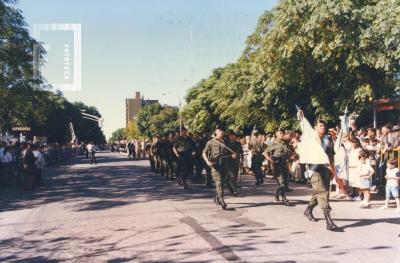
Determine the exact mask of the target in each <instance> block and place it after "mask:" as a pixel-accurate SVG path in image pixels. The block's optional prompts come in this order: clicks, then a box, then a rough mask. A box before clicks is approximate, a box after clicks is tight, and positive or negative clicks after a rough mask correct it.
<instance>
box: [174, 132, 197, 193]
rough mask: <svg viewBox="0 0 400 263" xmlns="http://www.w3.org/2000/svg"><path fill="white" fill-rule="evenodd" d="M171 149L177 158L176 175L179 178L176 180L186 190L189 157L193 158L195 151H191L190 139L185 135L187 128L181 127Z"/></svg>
mask: <svg viewBox="0 0 400 263" xmlns="http://www.w3.org/2000/svg"><path fill="white" fill-rule="evenodd" d="M172 149H173V151H174V153H175V156H176V158H177V159H178V167H177V171H176V176H177V177H178V180H179V181H178V182H180V183H182V184H183V187H184V189H185V190H187V189H188V184H187V179H188V175H189V172H190V171H189V169H190V167H189V166H190V164H191V158H193V155H194V154H195V152H194V151H193V146H192V143H191V140H190V139H189V137H188V136H187V130H186V128H185V127H183V128H182V130H181V134H180V136H179V137H178V138H176V140H175V142H174V144H173V148H172Z"/></svg>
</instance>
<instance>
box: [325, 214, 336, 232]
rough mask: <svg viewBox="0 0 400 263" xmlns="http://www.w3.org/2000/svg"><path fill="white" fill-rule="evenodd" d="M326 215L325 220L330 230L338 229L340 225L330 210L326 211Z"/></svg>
mask: <svg viewBox="0 0 400 263" xmlns="http://www.w3.org/2000/svg"><path fill="white" fill-rule="evenodd" d="M324 216H325V220H326V229H327V230H329V231H337V230H338V227H337V225H335V223H334V222H333V220H332V218H331V214H330V211H329V210H325V211H324Z"/></svg>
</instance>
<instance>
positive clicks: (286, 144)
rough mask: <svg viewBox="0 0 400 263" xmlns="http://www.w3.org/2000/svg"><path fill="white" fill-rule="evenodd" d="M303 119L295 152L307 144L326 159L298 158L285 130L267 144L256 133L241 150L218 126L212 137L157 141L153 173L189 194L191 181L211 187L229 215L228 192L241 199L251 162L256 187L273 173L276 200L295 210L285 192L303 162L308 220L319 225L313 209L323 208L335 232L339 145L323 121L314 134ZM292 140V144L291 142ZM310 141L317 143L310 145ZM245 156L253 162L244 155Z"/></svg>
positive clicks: (152, 148) (181, 135)
mask: <svg viewBox="0 0 400 263" xmlns="http://www.w3.org/2000/svg"><path fill="white" fill-rule="evenodd" d="M299 119H300V122H301V123H302V124H304V123H305V125H302V132H303V136H302V138H303V140H302V141H301V142H299V143H298V145H295V146H296V148H299V149H300V148H302V147H301V144H303V145H305V146H306V147H308V149H307V151H308V152H312V153H313V154H315V151H313V149H312V147H317V148H318V147H319V150H320V154H321V155H322V157H323V158H320V157H317V158H314V157H313V156H312V155H311V156H299V152H300V153H301V151H296V150H295V147H294V145H293V144H292V140H291V136H289V137H287V136H286V133H285V131H284V130H283V129H278V130H276V131H275V133H274V135H273V136H272V137H273V140H271V141H270V142H269V143H265V136H264V135H261V134H260V133H259V132H258V131H257V130H255V129H254V130H253V131H252V134H251V137H250V138H249V139H248V141H247V143H246V144H245V145H242V143H240V141H239V140H238V136H237V133H236V132H235V131H232V130H229V131H228V132H227V136H225V129H224V128H223V127H221V126H217V127H216V128H215V130H214V133H213V134H212V135H210V134H204V135H200V134H189V133H188V131H187V130H186V128H184V127H183V128H182V129H181V130H180V131H177V132H175V133H169V134H160V135H157V136H154V138H153V139H152V141H151V142H150V143H149V144H148V145H147V149H146V150H147V154H148V156H149V159H150V165H151V170H152V171H153V172H155V173H158V174H160V175H161V176H164V177H165V178H167V179H169V180H176V181H177V183H178V184H179V185H181V186H182V187H183V189H185V190H188V189H189V184H188V182H189V178H192V180H193V181H195V182H204V183H205V185H206V186H207V187H213V186H214V185H215V192H216V195H215V198H214V201H215V203H216V204H217V205H220V206H221V207H222V209H226V208H227V203H226V202H225V200H224V188H228V189H229V192H230V193H231V194H232V195H233V196H235V197H236V196H238V188H240V186H241V185H240V182H239V174H240V172H241V171H242V172H244V169H245V168H244V165H243V163H245V162H247V163H250V164H248V167H249V169H250V171H251V173H252V174H253V175H254V177H255V180H256V182H255V185H260V184H263V183H264V177H265V173H266V171H267V170H268V171H270V172H271V174H272V175H273V178H274V179H275V181H276V189H275V191H274V198H275V200H276V201H277V202H278V201H281V202H282V204H283V205H285V206H290V202H289V200H288V199H287V197H286V192H287V191H291V189H289V187H288V179H289V174H290V171H289V167H290V163H293V162H295V161H298V160H300V161H302V164H303V165H304V166H305V167H306V171H305V175H306V177H307V179H308V181H309V183H310V185H311V187H312V188H313V194H312V197H311V199H310V202H309V205H308V206H307V208H306V210H305V212H304V215H305V217H306V218H308V219H309V220H310V221H312V222H316V221H317V220H316V219H315V218H314V216H313V209H314V208H315V207H316V206H319V207H320V208H321V209H322V210H323V213H324V216H325V219H326V224H327V229H328V230H332V231H334V230H336V229H337V226H336V225H335V223H334V222H333V220H332V219H331V217H330V210H331V208H330V206H329V189H330V181H331V175H332V173H331V170H330V167H331V166H330V165H331V161H332V160H333V155H334V148H333V146H334V143H333V141H332V138H331V137H330V136H329V135H327V127H326V122H325V121H324V120H321V119H318V120H317V121H316V122H315V125H314V128H311V125H310V124H309V123H308V121H307V120H306V119H305V118H304V116H303V115H302V112H301V111H299ZM298 133H299V134H301V132H298ZM310 133H312V135H311V137H310V136H309V134H310ZM307 136H308V138H307ZM288 138H290V139H289V140H287V139H288ZM309 138H312V140H313V141H314V142H312V143H311V144H310V142H309V141H308V140H309ZM313 145H314V146H313ZM315 145H316V146H315ZM310 147H311V148H310ZM245 151H247V152H248V155H249V156H250V158H248V156H246V155H245V154H244V153H245ZM317 152H318V151H317ZM246 159H247V160H246ZM320 160H326V161H322V162H321V161H320ZM266 164H267V165H266ZM266 167H267V168H266ZM204 170H205V176H203V171H204Z"/></svg>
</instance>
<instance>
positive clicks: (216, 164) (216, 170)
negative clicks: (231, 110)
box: [203, 126, 238, 209]
mask: <svg viewBox="0 0 400 263" xmlns="http://www.w3.org/2000/svg"><path fill="white" fill-rule="evenodd" d="M203 158H204V160H205V161H206V163H207V165H208V166H209V167H211V175H212V177H213V180H214V183H215V189H216V196H215V199H214V201H215V203H216V204H218V205H221V206H222V209H226V206H227V204H226V203H225V200H224V189H223V184H224V179H225V175H226V169H225V168H226V167H225V165H226V163H225V161H224V159H225V158H232V159H235V158H238V156H237V155H236V154H232V153H229V152H228V150H227V148H226V145H225V144H224V130H223V128H222V127H221V126H218V127H217V128H216V129H215V137H214V138H213V139H211V140H209V141H208V142H207V144H206V146H205V148H204V150H203Z"/></svg>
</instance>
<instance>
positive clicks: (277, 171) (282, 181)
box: [274, 163, 289, 188]
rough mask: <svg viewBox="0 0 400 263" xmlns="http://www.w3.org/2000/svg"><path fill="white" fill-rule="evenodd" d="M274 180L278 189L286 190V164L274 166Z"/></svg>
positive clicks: (287, 176)
mask: <svg viewBox="0 0 400 263" xmlns="http://www.w3.org/2000/svg"><path fill="white" fill-rule="evenodd" d="M274 178H275V180H276V182H277V183H278V187H279V188H287V187H288V186H289V185H288V178H289V168H288V166H287V165H286V164H284V163H283V164H275V166H274Z"/></svg>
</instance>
